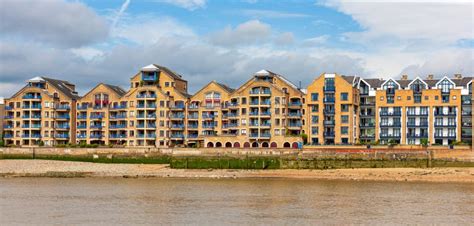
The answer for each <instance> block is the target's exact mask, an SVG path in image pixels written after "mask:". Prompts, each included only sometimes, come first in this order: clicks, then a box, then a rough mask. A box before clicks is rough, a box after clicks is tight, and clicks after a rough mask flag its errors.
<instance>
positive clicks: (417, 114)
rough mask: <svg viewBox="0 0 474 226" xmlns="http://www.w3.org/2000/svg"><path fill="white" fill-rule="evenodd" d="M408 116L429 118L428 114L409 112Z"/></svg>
mask: <svg viewBox="0 0 474 226" xmlns="http://www.w3.org/2000/svg"><path fill="white" fill-rule="evenodd" d="M407 115H408V116H428V112H410V111H408V112H407Z"/></svg>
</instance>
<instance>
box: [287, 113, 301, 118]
mask: <svg viewBox="0 0 474 226" xmlns="http://www.w3.org/2000/svg"><path fill="white" fill-rule="evenodd" d="M288 116H289V117H301V116H302V114H301V112H289V113H288Z"/></svg>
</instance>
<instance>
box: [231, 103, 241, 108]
mask: <svg viewBox="0 0 474 226" xmlns="http://www.w3.org/2000/svg"><path fill="white" fill-rule="evenodd" d="M237 107H239V103H236V102H235V103H229V108H237Z"/></svg>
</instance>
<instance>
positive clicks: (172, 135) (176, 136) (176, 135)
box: [170, 133, 184, 139]
mask: <svg viewBox="0 0 474 226" xmlns="http://www.w3.org/2000/svg"><path fill="white" fill-rule="evenodd" d="M170 137H171V138H173V139H183V138H184V134H178V133H172V134H171V135H170Z"/></svg>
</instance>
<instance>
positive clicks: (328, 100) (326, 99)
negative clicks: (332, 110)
mask: <svg viewBox="0 0 474 226" xmlns="http://www.w3.org/2000/svg"><path fill="white" fill-rule="evenodd" d="M323 101H324V103H335V99H334V98H324V100H323Z"/></svg>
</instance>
